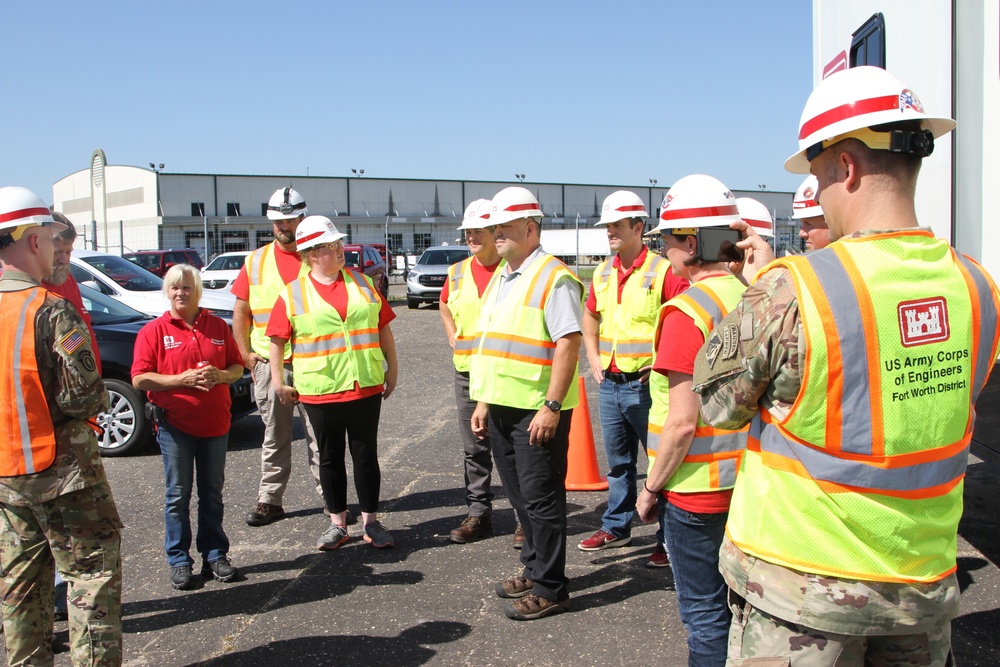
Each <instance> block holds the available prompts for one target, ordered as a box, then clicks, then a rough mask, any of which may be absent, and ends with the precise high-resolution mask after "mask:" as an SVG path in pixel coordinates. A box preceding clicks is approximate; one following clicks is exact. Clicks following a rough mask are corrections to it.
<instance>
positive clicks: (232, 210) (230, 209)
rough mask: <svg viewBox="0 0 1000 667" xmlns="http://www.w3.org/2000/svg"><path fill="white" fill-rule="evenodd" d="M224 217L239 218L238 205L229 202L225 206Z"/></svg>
mask: <svg viewBox="0 0 1000 667" xmlns="http://www.w3.org/2000/svg"><path fill="white" fill-rule="evenodd" d="M226 215H227V216H229V217H239V215H240V203H239V202H238V201H236V202H229V203H228V204H226Z"/></svg>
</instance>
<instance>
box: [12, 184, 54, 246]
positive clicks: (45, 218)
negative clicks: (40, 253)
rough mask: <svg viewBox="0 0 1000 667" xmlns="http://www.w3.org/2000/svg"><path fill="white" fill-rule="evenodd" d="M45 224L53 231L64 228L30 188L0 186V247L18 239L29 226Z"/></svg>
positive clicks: (43, 225)
mask: <svg viewBox="0 0 1000 667" xmlns="http://www.w3.org/2000/svg"><path fill="white" fill-rule="evenodd" d="M46 226H51V227H52V231H53V232H54V233H59V232H61V231H63V230H64V229H66V225H64V224H62V223H61V222H56V221H55V220H53V218H52V213H51V211H49V207H48V206H47V205H46V203H45V202H44V201H42V198H41V197H39V196H38V195H36V194H35V193H34V192H32V191H31V190H29V189H27V188H22V187H20V186H16V185H12V186H7V187H5V188H0V247H3V246H8V245H11V244H12V243H15V242H17V241H19V240H20V239H21V235H22V234H24V230H26V229H28V228H29V227H46Z"/></svg>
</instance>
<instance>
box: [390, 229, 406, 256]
mask: <svg viewBox="0 0 1000 667" xmlns="http://www.w3.org/2000/svg"><path fill="white" fill-rule="evenodd" d="M402 249H403V235H402V233H397V232H393V233H392V234H389V252H391V253H397V252H399V251H400V250H402Z"/></svg>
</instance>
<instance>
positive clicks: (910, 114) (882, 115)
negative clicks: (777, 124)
mask: <svg viewBox="0 0 1000 667" xmlns="http://www.w3.org/2000/svg"><path fill="white" fill-rule="evenodd" d="M903 121H914V122H915V123H916V124H917V126H918V127H919V128H920V129H919V130H917V131H913V130H907V129H897V128H895V127H893V128H879V127H878V126H881V125H886V124H888V123H900V122H903ZM953 129H955V121H953V120H952V119H951V118H947V117H936V116H928V115H927V114H926V113H924V107H923V105H922V104H921V103H920V99H919V98H918V97H917V95H916V93H914V92H913V91H912V90H910V89H909V88H907V87H906V86H905V85H904V84H903V82H902V81H900V80H899V79H897V78H896V77H895V76H893V75H892V74H889V73H888V72H886V71H885V70H884V69H882V68H880V67H869V66H862V67H852V68H850V69H846V70H841V71H839V72H835V73H834V74H831V75H830V76H829V77H827V78H826V79H823V80H822V81H820V83H819V85H817V86H816V88H815V90H813V92H812V94H811V95H809V99H808V100H807V101H806V106H805V109H803V111H802V118H801V119H800V121H799V150H798V152H797V153H795V155H793V156H791V157H790V158H788V159H787V160H786V161H785V169H787V170H788V171H790V172H792V173H793V174H808V173H809V162H810V161H811V160H812V159H813V158H815V157H816V156H817V155H819V154H820V153H821V152H822V151H823V150H824V149H826V148H827V147H829V146H831V145H833V144H835V143H837V142H838V141H841V140H843V139H847V138H850V137H854V138H856V139H859V140H861V141H863V142H864V143H865V144H866V145H867V146H868V147H869V148H873V149H876V150H887V151H891V152H894V153H907V154H911V155H918V156H920V157H926V156H928V155H930V154H931V152H932V151H933V150H934V139H936V138H938V137H940V136H941V135H943V134H947V133H948V132H951V131H952V130H953Z"/></svg>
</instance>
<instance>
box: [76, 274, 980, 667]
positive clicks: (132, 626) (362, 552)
mask: <svg viewBox="0 0 1000 667" xmlns="http://www.w3.org/2000/svg"><path fill="white" fill-rule="evenodd" d="M392 293H393V295H396V296H401V295H402V285H400V284H394V285H393V286H392ZM395 311H396V314H397V316H398V317H397V319H396V320H395V321H394V322H393V323H392V328H393V332H394V334H395V337H396V341H397V347H398V350H399V357H400V377H399V386H398V389H397V390H396V393H395V394H393V396H392V397H391V398H390V399H389V400H388V401H387V402H385V403H384V404H383V411H382V420H381V427H380V442H379V451H380V460H381V465H382V498H383V501H382V512H383V515H382V522H383V523H384V524H385V526H386V527H387V528H388V529H389V530H390V531H391V532H392V533H393V535H394V536H395V539H396V547H395V548H394V549H389V550H381V551H380V550H376V549H373V548H371V547H370V546H368V545H367V544H365V543H364V542H363V541H361V539H360V537H359V535H360V529H359V527H358V526H352V527H351V533H352V535H353V539H352V541H351V542H349V543H348V544H347V545H345V546H344V547H342V548H340V549H339V550H337V551H333V552H320V551H317V550H316V548H315V540H316V537H317V536H318V535H319V534H320V533H321V532H322V531H323V529H324V527H325V523H326V521H327V519H326V518H325V517H324V516H323V514H322V512H321V509H320V508H321V502H320V499H319V498H318V496H317V495H316V494H315V491H314V490H313V488H312V485H311V483H310V480H309V476H308V472H307V470H306V467H305V465H304V462H305V451H304V445H303V441H302V440H301V439H299V440H296V442H295V447H296V449H297V453H296V456H295V459H294V462H295V466H294V469H293V471H292V480H291V484H290V486H289V489H288V492H287V493H286V496H285V500H284V508H285V511H286V512H287V513H288V516H287V518H286V519H284V520H282V521H279V522H277V523H275V524H272V525H270V526H265V527H262V528H251V527H249V526H247V525H246V524H245V523H244V522H243V516H244V515H245V514H246V512H247V511H248V510H249V509H251V507H252V505H253V504H254V503H255V501H256V490H257V482H258V479H259V466H260V458H259V445H260V441H261V437H262V432H263V428H262V426H261V424H260V421H259V419H258V418H257V417H256V416H255V415H253V416H250V417H248V418H245V419H243V420H241V421H239V422H237V423H236V424H234V426H233V429H232V433H231V438H230V448H229V457H228V459H227V464H226V474H227V479H226V491H225V501H226V520H225V525H226V530H227V533H228V534H229V538H230V540H231V542H232V549H231V552H230V556H231V558H232V560H233V563H234V564H235V565H237V566H238V567H239V568H240V569H241V571H242V572H243V574H244V580H243V581H240V582H238V583H231V584H222V583H218V582H214V581H209V582H207V583H205V584H204V585H203V586H201V587H199V588H198V589H196V590H192V591H175V590H173V589H172V588H171V586H170V583H169V581H168V573H169V570H168V568H167V566H166V562H165V558H164V554H163V472H162V465H161V462H160V459H159V457H158V455H157V452H156V450H155V446H154V447H153V448H151V449H148V450H147V451H145V452H144V453H143V454H142V455H139V456H133V457H124V458H116V459H105V465H106V468H107V471H108V476H109V478H110V480H111V483H112V486H113V488H114V492H115V497H116V499H117V502H118V506H119V509H120V512H121V514H122V518H123V520H124V521H125V524H126V528H125V532H124V538H123V556H124V571H125V583H124V591H123V628H124V632H125V656H126V664H128V665H156V666H157V667H169V666H172V665H268V664H301V665H328V664H331V665H332V664H344V663H348V664H349V663H351V662H355V663H358V664H366V665H367V664H383V665H423V664H429V665H475V666H476V667H483V666H487V665H599V664H600V665H604V664H613V665H624V664H646V665H649V664H658V665H682V664H685V663H686V654H687V652H686V647H685V633H684V630H683V627H682V626H681V624H680V621H679V619H678V616H677V610H676V602H675V599H674V594H673V592H672V578H671V573H670V570H669V569H661V570H653V569H649V568H646V567H645V566H644V563H645V560H646V557H647V556H648V554H649V552H650V551H651V550H652V548H653V542H654V538H653V533H654V528H653V527H652V526H639V527H636V529H635V530H634V533H633V534H634V538H633V542H632V544H631V545H630V546H628V547H625V548H620V549H611V550H607V551H602V552H591V553H585V552H582V551H579V550H578V549H576V548H575V544H576V542H577V541H579V540H580V539H582V538H583V537H585V536H587V535H589V534H590V533H591V532H593V531H594V530H595V529H597V528H598V527H599V524H600V517H601V513H602V511H603V509H604V504H605V500H606V495H605V493H604V492H587V493H570V494H569V543H570V545H569V549H568V558H567V566H568V567H567V570H568V574H569V576H570V577H571V583H570V587H571V594H572V608H571V610H570V612H569V613H566V614H561V615H557V616H553V617H550V618H546V619H542V620H538V621H534V622H527V623H517V622H514V621H510V620H508V619H507V618H505V617H504V615H503V612H502V601H501V600H500V599H498V598H497V597H496V595H495V594H494V593H493V585H494V583H495V582H496V581H498V580H499V579H502V578H504V577H506V576H508V575H510V574H514V573H516V572H518V571H519V569H520V568H519V565H518V562H517V552H516V551H514V550H513V549H512V548H511V546H510V534H511V532H512V531H513V528H514V523H515V520H514V517H513V513H512V511H511V510H510V507H509V505H508V504H507V502H506V500H505V499H503V498H502V495H501V497H500V498H499V499H498V501H497V502H496V508H495V515H494V516H495V526H496V530H497V535H496V536H495V537H493V538H492V539H486V540H483V541H481V542H478V543H474V544H469V545H455V544H451V543H450V541H449V540H448V532H449V531H450V530H451V529H452V528H454V527H456V526H457V524H458V523H459V521H460V520H461V518H462V517H463V516H464V514H465V504H464V493H463V490H462V454H461V444H460V441H459V438H458V430H457V429H458V427H457V421H456V419H457V418H456V415H455V405H454V395H453V389H452V377H453V370H452V367H451V363H450V349H449V348H448V346H447V344H446V342H445V340H444V336H443V334H442V327H441V321H440V316H439V313H438V311H437V309H436V307H427V306H423V307H421V308H420V309H418V310H408V309H407V307H406V305H405V303H404V304H401V305H400V304H397V305H396V306H395ZM585 368H586V363H585V362H583V363H582V365H581V370H585ZM588 379H589V378H588ZM587 389H588V394H589V396H590V406H591V414H592V418H593V422H594V425H593V426H594V434H595V441H596V443H597V449H598V452H599V453H598V457H599V459H600V460H603V454H602V453H600V450H601V449H602V445H601V439H600V428H599V424H598V414H597V405H596V387H595V386H594V385H593V382H592V381H589V382H588V384H587ZM298 436H299V437H300V436H301V429H299V431H298ZM643 465H644V463H643ZM998 475H1000V467H997V466H995V465H993V464H986V463H982V462H979V461H978V460H974V461H973V464H972V465H971V466H970V469H969V476H968V482H967V487H966V516H965V518H964V520H963V523H962V527H961V537H960V540H959V567H960V574H961V582H962V586H963V589H964V599H963V604H962V615H961V617H960V618H959V619H958V620H957V621H956V622H955V624H954V637H955V646H956V654H957V657H958V658H959V663H960V664H962V665H993V664H996V662H997V659H996V657H995V656H996V655H997V654H998V651H1000V639H998V638H997V636H996V632H995V627H997V625H998V622H1000V572H998V569H997V567H996V563H997V562H998V559H1000V530H998V528H1000V499H998V497H997V494H996V492H995V489H996V488H997V478H998ZM494 481H495V482H498V477H497V476H496V475H494ZM349 499H350V501H351V506H352V510H354V511H355V513H357V505H356V504H355V497H354V495H353V487H352V490H351V491H350V492H349ZM56 630H57V638H58V639H61V640H62V641H63V642H65V641H66V639H67V637H66V624H65V623H59V624H57V626H56ZM56 664H59V665H68V664H70V663H69V659H68V654H67V653H61V654H59V655H57V659H56Z"/></svg>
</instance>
